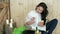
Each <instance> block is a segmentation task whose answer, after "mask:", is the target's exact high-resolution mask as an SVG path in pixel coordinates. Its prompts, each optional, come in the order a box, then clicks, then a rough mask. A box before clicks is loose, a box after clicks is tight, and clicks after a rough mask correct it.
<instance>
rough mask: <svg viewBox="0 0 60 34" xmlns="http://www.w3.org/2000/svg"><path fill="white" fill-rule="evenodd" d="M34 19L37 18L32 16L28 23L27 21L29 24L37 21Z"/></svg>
mask: <svg viewBox="0 0 60 34" xmlns="http://www.w3.org/2000/svg"><path fill="white" fill-rule="evenodd" d="M34 20H35V18H34V17H32V18H31V20H30V21H28V23H27V24H28V25H31V24H33V23H34V22H35V21H34Z"/></svg>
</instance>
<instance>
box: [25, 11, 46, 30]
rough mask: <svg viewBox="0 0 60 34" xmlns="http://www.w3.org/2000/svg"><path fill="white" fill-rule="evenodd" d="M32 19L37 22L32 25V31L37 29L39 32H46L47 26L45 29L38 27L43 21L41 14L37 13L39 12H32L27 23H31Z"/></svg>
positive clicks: (27, 18)
mask: <svg viewBox="0 0 60 34" xmlns="http://www.w3.org/2000/svg"><path fill="white" fill-rule="evenodd" d="M32 17H34V18H35V20H34V21H35V22H34V23H33V24H31V25H30V27H32V30H36V27H37V28H38V29H39V30H44V31H45V30H46V27H45V26H43V27H40V26H38V23H39V22H40V21H41V14H39V13H37V11H35V10H32V11H30V12H29V13H28V15H27V17H26V22H28V21H30V20H31V18H32Z"/></svg>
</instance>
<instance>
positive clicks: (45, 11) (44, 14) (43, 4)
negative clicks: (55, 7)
mask: <svg viewBox="0 0 60 34" xmlns="http://www.w3.org/2000/svg"><path fill="white" fill-rule="evenodd" d="M39 6H41V7H43V12H42V13H41V17H42V20H44V22H46V17H47V15H48V10H47V5H46V4H45V3H44V2H41V3H39V4H38V5H37V6H36V9H37V7H39Z"/></svg>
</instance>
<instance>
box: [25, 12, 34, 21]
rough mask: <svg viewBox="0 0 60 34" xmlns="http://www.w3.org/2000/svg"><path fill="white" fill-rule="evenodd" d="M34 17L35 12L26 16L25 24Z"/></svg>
mask: <svg viewBox="0 0 60 34" xmlns="http://www.w3.org/2000/svg"><path fill="white" fill-rule="evenodd" d="M32 17H34V14H33V12H29V13H28V14H27V16H26V19H25V22H28V21H30V20H31V18H32Z"/></svg>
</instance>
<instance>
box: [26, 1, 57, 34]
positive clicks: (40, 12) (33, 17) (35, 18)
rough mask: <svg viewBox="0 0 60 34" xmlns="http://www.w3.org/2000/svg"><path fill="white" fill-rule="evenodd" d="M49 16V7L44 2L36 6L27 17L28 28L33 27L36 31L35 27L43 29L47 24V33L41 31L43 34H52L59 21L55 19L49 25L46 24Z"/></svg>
mask: <svg viewBox="0 0 60 34" xmlns="http://www.w3.org/2000/svg"><path fill="white" fill-rule="evenodd" d="M47 16H48V10H47V5H46V4H45V3H44V2H41V3H39V4H38V5H37V6H36V8H35V10H32V11H30V12H29V13H28V15H27V17H26V26H28V27H29V28H30V27H31V28H32V29H35V28H34V27H39V26H41V27H43V26H44V25H45V24H46V31H41V30H40V29H39V31H41V32H42V34H52V32H53V31H54V29H55V28H56V25H57V23H58V20H57V19H53V20H51V21H49V22H48V23H46V17H47ZM41 20H44V23H42V22H41ZM36 24H37V25H36ZM29 25H30V26H29ZM44 28H45V27H44ZM47 31H48V32H47ZM26 32H28V31H26Z"/></svg>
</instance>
